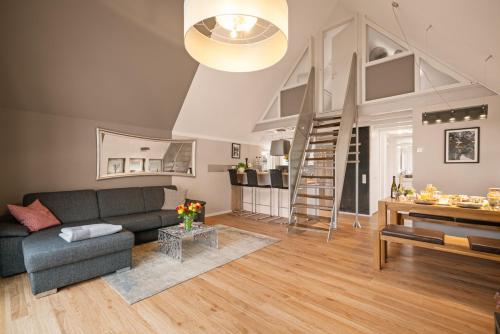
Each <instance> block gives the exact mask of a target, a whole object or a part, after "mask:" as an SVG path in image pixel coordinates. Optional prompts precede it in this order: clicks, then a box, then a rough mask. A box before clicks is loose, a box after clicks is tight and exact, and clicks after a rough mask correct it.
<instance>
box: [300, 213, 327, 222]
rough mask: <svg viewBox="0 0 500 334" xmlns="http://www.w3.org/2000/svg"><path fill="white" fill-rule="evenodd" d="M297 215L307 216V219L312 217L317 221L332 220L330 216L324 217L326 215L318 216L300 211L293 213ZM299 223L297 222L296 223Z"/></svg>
mask: <svg viewBox="0 0 500 334" xmlns="http://www.w3.org/2000/svg"><path fill="white" fill-rule="evenodd" d="M293 214H294V215H295V216H296V217H301V218H307V219H312V220H316V221H318V220H319V221H330V217H324V216H316V215H308V214H306V213H298V212H294V213H293ZM295 225H297V224H295Z"/></svg>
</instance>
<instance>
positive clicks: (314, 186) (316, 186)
mask: <svg viewBox="0 0 500 334" xmlns="http://www.w3.org/2000/svg"><path fill="white" fill-rule="evenodd" d="M297 188H299V189H335V186H333V185H326V184H306V185H298V186H297Z"/></svg>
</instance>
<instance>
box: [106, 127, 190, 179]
mask: <svg viewBox="0 0 500 334" xmlns="http://www.w3.org/2000/svg"><path fill="white" fill-rule="evenodd" d="M195 158H196V141H195V140H192V139H186V140H175V139H161V138H149V137H142V136H136V135H130V134H125V133H119V132H115V131H110V130H105V129H100V128H98V129H97V179H98V180H102V179H109V178H114V177H126V176H142V175H175V176H191V177H193V176H195V171H196V166H195Z"/></svg>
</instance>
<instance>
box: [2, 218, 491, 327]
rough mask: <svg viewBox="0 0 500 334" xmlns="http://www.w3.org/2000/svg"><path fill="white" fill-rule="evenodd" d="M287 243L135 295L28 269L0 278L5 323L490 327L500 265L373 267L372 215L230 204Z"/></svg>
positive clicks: (399, 263) (460, 260)
mask: <svg viewBox="0 0 500 334" xmlns="http://www.w3.org/2000/svg"><path fill="white" fill-rule="evenodd" d="M208 223H210V224H226V225H231V226H235V227H238V228H243V229H247V230H250V231H254V232H259V233H263V234H267V235H271V236H275V237H278V238H280V239H282V241H281V242H279V243H277V244H275V245H272V246H270V247H267V248H265V249H263V250H261V251H258V252H256V253H253V254H250V255H248V256H246V257H244V258H242V259H239V260H237V261H234V262H231V263H229V264H227V265H224V266H223V267H220V268H218V269H215V270H213V271H211V272H209V273H206V274H203V275H201V276H198V277H196V278H194V279H192V280H190V281H188V282H185V283H183V284H180V285H178V286H176V287H173V288H171V289H169V290H167V291H164V292H162V293H160V294H158V295H156V296H154V297H152V298H149V299H147V300H144V301H142V302H139V303H137V304H134V305H133V306H129V305H128V304H127V303H126V302H124V301H123V300H122V299H121V297H120V296H119V295H117V293H116V292H115V291H114V290H113V289H111V288H110V287H109V286H108V285H107V284H106V283H105V282H104V280H102V279H94V280H91V281H87V282H84V283H80V284H76V285H73V286H71V287H68V288H64V289H62V290H60V292H58V293H57V294H55V295H52V296H49V297H45V298H42V299H35V298H33V297H32V295H31V291H30V288H29V282H28V279H27V276H26V274H22V275H17V276H15V277H11V278H7V279H2V280H0V332H1V333H37V334H39V333H51V334H52V333H141V334H146V333H290V332H292V333H398V334H400V333H462V334H463V333H474V334H478V333H493V311H494V300H493V295H494V293H495V292H496V291H497V290H500V266H499V265H498V264H497V263H494V262H489V261H485V260H478V259H472V258H467V257H462V256H458V255H454V254H443V253H436V252H433V251H429V250H423V249H412V248H411V247H407V246H396V245H394V246H392V247H390V249H389V263H388V265H387V266H386V269H385V270H383V271H381V272H374V271H373V270H372V263H371V261H372V253H371V252H372V245H371V240H372V238H373V231H374V230H373V227H374V226H375V220H374V219H370V220H368V219H365V220H364V221H363V224H364V228H363V229H361V230H354V229H353V228H352V227H351V223H352V222H351V220H350V218H346V217H344V218H343V219H342V221H341V224H340V230H339V231H338V232H336V234H335V237H334V240H333V241H331V242H330V243H328V244H327V243H326V242H325V235H324V234H323V233H321V232H297V233H290V234H287V232H286V227H285V226H284V225H280V224H276V223H264V222H256V221H253V220H250V219H244V218H237V217H233V216H230V215H225V216H219V217H212V218H209V219H208Z"/></svg>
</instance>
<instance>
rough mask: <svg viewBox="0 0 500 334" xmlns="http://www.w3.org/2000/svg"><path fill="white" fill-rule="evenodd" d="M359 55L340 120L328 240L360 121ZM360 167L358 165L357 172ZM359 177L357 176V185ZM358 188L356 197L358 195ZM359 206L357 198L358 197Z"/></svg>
mask: <svg viewBox="0 0 500 334" xmlns="http://www.w3.org/2000/svg"><path fill="white" fill-rule="evenodd" d="M356 86H357V55H356V52H354V53H353V55H352V61H351V69H350V71H349V80H348V82H347V91H346V97H345V100H344V108H343V112H342V118H341V120H340V128H339V132H338V138H337V143H336V147H335V201H334V210H333V211H332V216H331V219H330V227H329V229H328V240H330V237H331V233H332V230H334V229H336V228H337V222H338V213H339V206H340V201H341V199H342V190H343V188H344V180H345V174H346V170H347V163H348V160H349V148H350V146H351V138H352V129H353V126H354V123H356V128H357V123H358V120H357V119H358V104H357V89H356ZM357 134H358V130H357V129H356V135H357ZM358 140H359V139H358V137H357V136H356V143H358ZM358 147H359V145H356V152H359V151H358ZM356 161H357V162H356V166H358V164H359V154H358V153H356ZM357 170H358V167H356V172H357ZM357 186H358V184H357V177H356V187H357ZM357 196H358V195H357V188H356V197H357ZM356 206H357V198H356Z"/></svg>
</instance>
